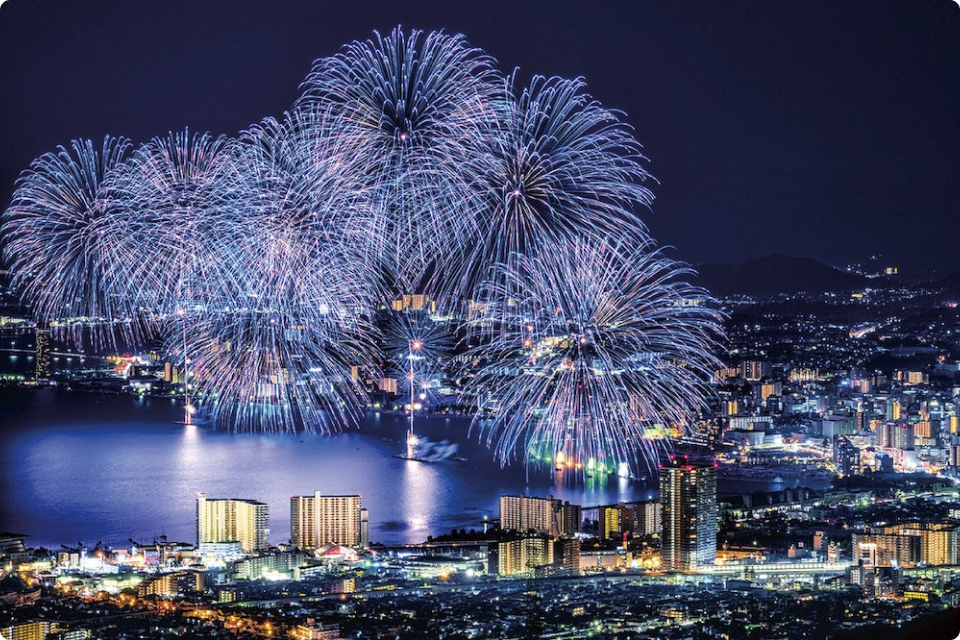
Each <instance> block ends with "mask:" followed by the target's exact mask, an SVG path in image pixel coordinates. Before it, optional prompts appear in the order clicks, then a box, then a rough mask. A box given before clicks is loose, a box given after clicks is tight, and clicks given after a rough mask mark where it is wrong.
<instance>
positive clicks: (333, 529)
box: [290, 491, 369, 549]
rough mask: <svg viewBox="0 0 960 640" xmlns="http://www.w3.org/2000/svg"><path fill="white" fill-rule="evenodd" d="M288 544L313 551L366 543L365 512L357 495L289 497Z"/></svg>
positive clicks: (362, 545)
mask: <svg viewBox="0 0 960 640" xmlns="http://www.w3.org/2000/svg"><path fill="white" fill-rule="evenodd" d="M290 543H291V544H293V545H294V546H297V547H300V548H301V549H316V548H318V547H322V546H323V545H325V544H329V543H335V544H341V545H345V546H350V547H357V546H361V547H366V546H367V545H368V544H369V524H368V519H367V510H366V509H363V508H361V507H360V496H359V495H354V496H324V495H321V494H320V492H319V491H316V492H314V494H313V495H312V496H291V497H290Z"/></svg>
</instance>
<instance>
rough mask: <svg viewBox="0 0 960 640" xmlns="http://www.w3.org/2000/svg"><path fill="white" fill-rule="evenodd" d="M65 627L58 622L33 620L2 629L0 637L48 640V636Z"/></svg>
mask: <svg viewBox="0 0 960 640" xmlns="http://www.w3.org/2000/svg"><path fill="white" fill-rule="evenodd" d="M61 629H63V625H62V624H61V623H60V622H57V621H49V620H33V621H31V622H19V623H15V624H11V625H8V626H6V627H0V635H2V636H3V637H4V638H5V639H6V640H46V638H47V634H48V633H49V634H51V636H52V635H53V634H54V633H57V632H58V631H60V630H61Z"/></svg>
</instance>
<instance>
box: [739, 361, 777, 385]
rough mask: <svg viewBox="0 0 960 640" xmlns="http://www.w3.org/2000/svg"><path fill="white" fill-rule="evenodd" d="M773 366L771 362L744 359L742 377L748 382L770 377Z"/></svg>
mask: <svg viewBox="0 0 960 640" xmlns="http://www.w3.org/2000/svg"><path fill="white" fill-rule="evenodd" d="M771 373H773V367H772V366H771V365H770V363H769V362H762V361H760V360H744V361H743V362H741V363H740V377H741V378H743V379H744V380H747V381H748V382H757V381H759V380H762V379H764V378H769V377H770V374H771Z"/></svg>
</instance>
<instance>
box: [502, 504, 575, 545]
mask: <svg viewBox="0 0 960 640" xmlns="http://www.w3.org/2000/svg"><path fill="white" fill-rule="evenodd" d="M580 521H581V509H580V506H579V505H572V504H570V503H569V502H566V503H564V502H561V501H560V500H556V499H554V498H553V497H552V496H548V497H546V498H535V497H532V496H500V528H501V529H503V530H504V531H520V532H523V533H527V532H531V531H532V532H534V533H541V534H544V535H549V536H553V537H556V536H562V535H573V534H575V533H576V532H577V531H578V530H579V528H580Z"/></svg>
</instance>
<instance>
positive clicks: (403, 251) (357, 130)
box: [298, 29, 501, 290]
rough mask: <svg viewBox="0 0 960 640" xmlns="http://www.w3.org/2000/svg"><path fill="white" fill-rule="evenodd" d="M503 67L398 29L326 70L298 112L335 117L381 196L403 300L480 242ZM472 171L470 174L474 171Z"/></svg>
mask: <svg viewBox="0 0 960 640" xmlns="http://www.w3.org/2000/svg"><path fill="white" fill-rule="evenodd" d="M492 65H493V60H492V59H491V58H490V57H489V56H487V55H486V54H484V53H483V52H482V51H480V50H478V49H473V48H471V47H469V46H468V45H467V43H466V41H465V39H464V38H463V37H462V36H459V35H457V36H449V35H445V34H443V33H429V34H426V35H425V36H424V35H423V34H422V33H421V32H419V31H412V32H411V33H410V34H409V35H408V34H405V33H403V32H402V31H401V30H400V29H394V30H393V31H392V32H391V33H390V34H389V35H387V36H386V37H384V36H381V35H380V34H379V33H375V34H374V38H372V39H370V40H367V41H365V42H354V43H352V44H350V45H347V46H346V47H345V48H344V50H343V51H342V52H341V53H339V54H337V55H335V56H332V57H330V58H324V59H321V60H318V61H317V62H316V63H315V64H314V67H313V70H312V71H311V72H310V74H309V75H308V76H307V79H306V80H305V81H304V83H303V85H302V88H303V89H304V94H303V97H302V98H301V99H300V101H299V103H298V107H301V108H302V107H304V106H310V107H313V108H319V109H321V110H323V111H325V112H328V113H329V114H330V116H331V119H333V120H335V121H337V125H336V126H337V135H339V136H342V137H344V138H345V139H346V140H348V141H349V144H350V146H351V147H353V148H354V149H355V151H356V152H357V153H359V154H361V155H360V157H361V158H362V162H363V166H362V168H361V171H362V175H364V176H367V177H368V178H369V180H370V181H371V182H372V184H373V186H374V187H375V188H377V189H379V190H380V191H381V197H380V198H379V200H378V209H377V212H378V214H379V216H380V220H381V222H380V224H379V225H378V228H379V230H380V231H379V233H380V235H381V236H382V237H383V239H384V245H383V248H382V251H381V252H380V258H381V260H382V261H383V262H384V267H385V270H386V271H387V272H389V273H392V274H394V278H395V279H396V284H395V286H396V287H397V288H398V289H399V290H410V289H411V288H414V287H416V286H417V285H418V284H419V283H420V280H422V279H423V278H424V274H425V272H426V270H427V269H428V267H430V266H431V265H433V267H434V268H435V270H436V271H437V273H444V272H446V271H447V270H448V268H449V265H450V264H451V263H455V262H457V261H459V260H462V259H463V255H464V253H465V251H466V249H465V246H466V242H467V240H468V239H470V238H473V237H475V235H476V230H475V229H474V228H472V227H471V226H469V225H470V224H473V223H475V220H474V216H470V215H464V212H463V208H464V207H465V206H469V205H468V203H470V202H471V201H473V200H475V199H476V188H475V184H474V182H475V180H476V176H475V174H474V173H473V172H472V169H473V168H475V167H476V166H477V164H478V163H480V162H481V160H480V159H482V158H487V157H490V154H489V140H490V138H491V137H492V132H493V127H494V125H495V122H496V119H497V115H498V114H499V104H498V100H499V93H498V86H499V84H500V83H501V79H500V75H499V73H498V72H497V71H496V70H495V69H494V68H493V66H492ZM466 167H469V168H471V170H470V171H465V168H466Z"/></svg>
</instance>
